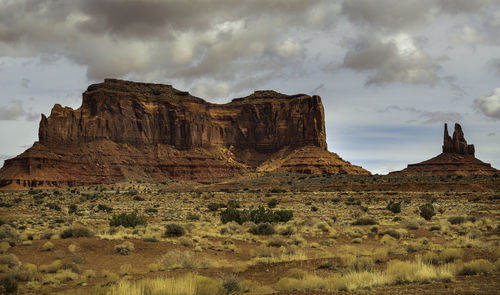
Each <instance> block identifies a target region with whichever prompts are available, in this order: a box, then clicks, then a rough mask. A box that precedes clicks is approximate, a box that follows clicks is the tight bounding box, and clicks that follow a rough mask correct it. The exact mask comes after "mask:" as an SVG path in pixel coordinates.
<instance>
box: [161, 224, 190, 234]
mask: <svg viewBox="0 0 500 295" xmlns="http://www.w3.org/2000/svg"><path fill="white" fill-rule="evenodd" d="M185 234H186V230H185V229H184V227H182V226H181V225H178V224H177V223H169V224H167V225H166V226H165V235H166V236H167V237H180V236H183V235H185Z"/></svg>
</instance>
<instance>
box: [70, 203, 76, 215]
mask: <svg viewBox="0 0 500 295" xmlns="http://www.w3.org/2000/svg"><path fill="white" fill-rule="evenodd" d="M77 211H78V207H77V206H76V204H71V205H69V209H68V213H69V214H73V213H76V212H77Z"/></svg>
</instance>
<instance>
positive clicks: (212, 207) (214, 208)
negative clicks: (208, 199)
mask: <svg viewBox="0 0 500 295" xmlns="http://www.w3.org/2000/svg"><path fill="white" fill-rule="evenodd" d="M223 206H224V205H223V204H219V203H210V204H208V205H207V208H208V210H210V211H212V212H215V211H218V210H219V209H220V208H222V207H223Z"/></svg>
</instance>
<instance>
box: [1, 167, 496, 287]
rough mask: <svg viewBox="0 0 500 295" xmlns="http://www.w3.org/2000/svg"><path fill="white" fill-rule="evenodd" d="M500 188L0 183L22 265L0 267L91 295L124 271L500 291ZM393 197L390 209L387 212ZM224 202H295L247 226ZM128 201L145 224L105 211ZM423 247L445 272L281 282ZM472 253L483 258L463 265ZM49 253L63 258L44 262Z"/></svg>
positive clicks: (492, 182) (439, 181) (375, 270)
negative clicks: (474, 265) (428, 212)
mask: <svg viewBox="0 0 500 295" xmlns="http://www.w3.org/2000/svg"><path fill="white" fill-rule="evenodd" d="M499 183H500V181H498V178H497V177H475V178H474V177H451V178H443V177H440V178H402V177H384V176H363V177H356V176H353V177H349V176H335V177H334V176H307V175H290V174H288V175H285V174H276V175H272V174H266V175H254V176H252V177H247V178H239V179H229V180H226V181H225V182H221V183H218V184H197V183H188V182H175V181H172V182H168V183H164V184H148V183H143V182H131V183H121V184H110V185H95V186H94V185H93V186H87V187H78V188H57V189H43V190H32V191H21V192H1V193H0V197H1V201H0V203H1V204H0V205H1V207H0V219H1V220H2V223H5V224H4V225H2V231H3V232H5V231H6V225H7V226H8V227H10V228H12V229H14V230H15V232H16V234H17V236H16V237H10V236H9V235H7V234H5V233H2V232H0V236H1V237H3V238H4V241H6V243H10V246H11V247H8V246H5V243H4V244H3V245H4V246H3V247H2V249H1V250H2V252H3V254H2V256H3V257H4V260H5V259H7V258H5V256H8V255H15V257H17V258H18V259H19V260H20V263H19V265H16V266H7V264H5V265H6V266H5V267H3V268H0V271H1V273H2V276H8V275H10V274H16V272H22V271H26V269H27V268H26V267H27V266H26V265H27V264H32V265H35V266H36V267H35V269H33V267H31V269H30V272H29V276H28V277H26V278H22V276H21V275H17V280H18V291H17V292H18V293H19V294H43V293H46V294H51V293H57V292H69V293H74V292H79V293H75V294H86V293H88V294H99V292H98V291H96V290H97V289H99V290H101V291H102V290H104V291H106V290H110V289H112V288H113V287H114V286H115V285H116V284H117V283H118V282H120V281H123V280H127V281H139V280H143V279H145V278H158V277H160V278H165V277H179V276H182V275H185V274H187V273H197V274H199V275H202V276H205V277H209V278H212V279H214V280H215V281H220V282H223V281H224V280H226V278H227V277H233V278H236V280H237V281H238V282H239V284H240V289H239V290H236V291H234V290H233V293H231V294H239V293H249V294H331V293H340V294H342V293H350V294H351V293H352V294H499V291H498V290H499V287H500V260H498V259H499V258H500V190H499V186H500V184H499ZM391 201H392V203H399V206H400V212H396V213H394V212H392V211H391V210H390V209H388V205H389V203H390V202H391ZM231 202H233V204H231ZM210 204H216V205H217V206H219V207H217V206H215V207H217V208H215V207H214V208H209V207H210V206H209V205H210ZM425 204H432V207H433V210H434V214H435V215H434V216H432V217H431V218H430V220H426V219H424V218H423V217H422V216H421V211H422V210H421V207H422V205H425ZM233 205H234V208H235V209H236V210H240V211H241V210H249V211H250V210H255V209H257V208H258V207H259V206H262V207H264V208H265V210H274V211H277V210H291V211H292V212H293V218H292V219H291V220H290V221H288V222H271V227H272V228H273V230H274V234H269V235H262V234H255V233H252V227H256V225H255V224H254V223H252V222H245V223H243V224H238V223H236V222H230V223H227V224H224V223H222V222H221V214H222V212H224V211H225V210H228V209H227V208H228V207H232V206H233ZM220 207H222V208H220ZM134 210H136V212H137V214H138V215H139V216H141V215H142V216H144V217H145V219H146V220H147V225H139V226H136V227H135V228H134V227H112V226H110V224H109V221H110V219H111V218H112V216H113V215H115V216H116V215H119V214H121V213H127V214H130V213H132V212H133V211H134ZM395 211H397V210H395ZM364 220H365V221H364ZM366 220H368V221H366ZM360 221H363V222H360ZM172 223H173V224H176V225H179V226H181V227H182V228H183V229H184V233H183V234H182V235H180V236H169V234H168V233H167V231H166V229H165V228H166V225H167V224H172ZM75 227H80V228H82V227H83V228H85V229H87V230H88V231H89V234H88V236H87V234H82V235H83V236H82V237H69V238H64V234H63V232H64V231H65V230H66V229H68V228H75ZM9 239H10V240H9ZM126 241H128V242H131V243H132V244H133V248H134V249H133V250H130V251H129V252H128V254H127V255H121V254H120V253H118V251H117V249H116V246H117V245H121V244H123V243H124V242H126ZM48 242H50V243H51V244H52V246H51V247H50V245H49V246H47V245H46V244H47V243H48ZM47 248H50V249H47ZM450 249H451V250H450ZM169 253H170V254H169ZM169 255H170V256H169ZM432 255H435V256H436V257H437V258H436V259H438V260H437V261H435V262H433V266H432V267H435V268H443V267H448V269H449V271H450V272H451V273H453V275H452V278H451V279H439V278H436V279H434V278H431V279H426V280H423V281H422V280H414V281H412V280H413V279H409V281H408V282H398V283H391V284H379V285H373V286H368V287H366V286H364V285H363V284H358V285H355V284H354V285H352V286H354V287H353V288H350V289H349V290H348V291H346V290H343V289H342V288H341V289H339V290H337V291H335V292H333V291H326V290H325V289H324V288H322V287H321V286H320V285H318V286H316V287H314V286H312V287H311V286H309V287H304V285H305V281H304V282H302V281H301V282H302V283H303V284H302V285H300V286H299V284H298V285H297V287H296V289H295V290H293V289H289V288H288V287H287V286H285V287H283V279H284V278H287V276H288V274H289V273H290V272H291V270H292V271H293V270H294V269H298V270H301V271H304V272H306V273H307V274H308V275H310V276H315V277H319V278H324V279H328V278H332V280H334V279H335V278H337V279H338V278H341V277H344V276H347V275H348V274H350V273H353V272H356V271H358V270H357V269H356V265H357V264H356V263H357V262H358V261H365V262H366V261H368V264H369V266H368V268H366V269H363V270H366V271H368V272H370V273H371V274H380V275H381V276H382V274H384V275H385V271H386V269H388V268H389V267H390V265H391V263H392V262H393V261H396V260H400V261H405V262H409V263H410V262H415V261H424V260H425V259H426V258H425V257H431V256H432ZM447 255H450V257H451V258H447V257H448V256H447ZM432 257H434V256H432ZM477 260H481V261H482V260H486V262H485V261H482V262H483V263H485V264H487V266H485V267H482V268H479V269H478V270H474V271H472V272H471V271H469V272H466V271H464V269H466V268H465V267H464V265H466V264H467V263H469V262H473V261H477ZM55 261H59V263H60V264H61V265H59V266H55V267H54V269H52V270H50V269H49V268H48V266H49V265H51V264H53V263H55ZM56 264H57V263H56ZM0 265H2V261H1V259H0ZM20 278H21V279H20ZM304 280H305V279H304ZM311 280H312V279H311ZM312 285H314V284H312ZM0 290H1V289H0ZM228 291H229V290H228ZM0 292H6V291H5V290H4V291H0ZM69 293H68V294H69Z"/></svg>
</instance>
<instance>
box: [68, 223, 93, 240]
mask: <svg viewBox="0 0 500 295" xmlns="http://www.w3.org/2000/svg"><path fill="white" fill-rule="evenodd" d="M93 235H94V234H93V233H92V231H90V229H88V228H86V227H84V226H73V227H68V228H67V229H65V230H63V231H62V232H61V234H60V236H61V238H62V239H67V238H83V237H92V236H93Z"/></svg>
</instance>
